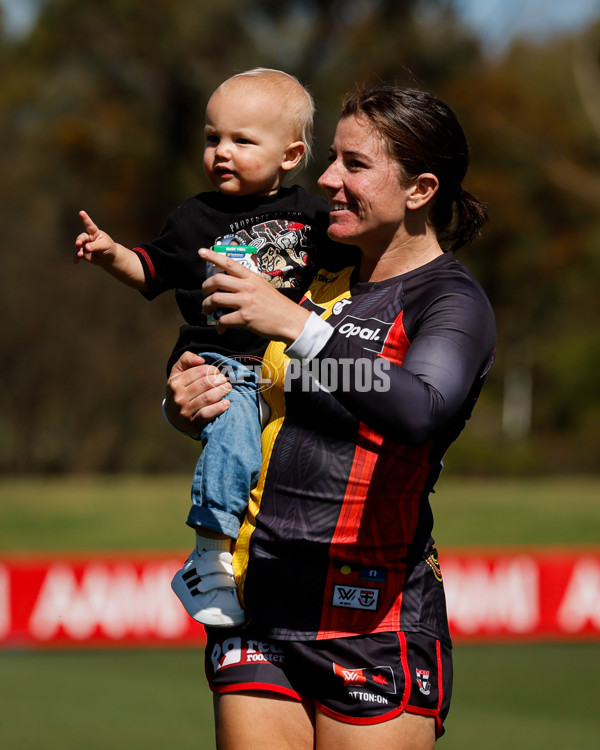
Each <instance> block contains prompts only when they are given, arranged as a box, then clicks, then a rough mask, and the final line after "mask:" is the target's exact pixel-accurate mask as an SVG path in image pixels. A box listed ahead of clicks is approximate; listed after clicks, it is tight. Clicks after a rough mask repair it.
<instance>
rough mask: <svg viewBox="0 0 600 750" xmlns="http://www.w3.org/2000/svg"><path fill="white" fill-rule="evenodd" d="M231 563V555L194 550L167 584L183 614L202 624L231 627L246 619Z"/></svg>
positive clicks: (218, 551) (229, 553)
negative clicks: (175, 596)
mask: <svg viewBox="0 0 600 750" xmlns="http://www.w3.org/2000/svg"><path fill="white" fill-rule="evenodd" d="M231 561H232V555H231V552H225V551H224V550H207V551H202V552H198V550H196V549H195V550H194V551H193V552H192V554H191V555H190V556H189V557H188V559H187V560H186V562H185V565H184V566H183V568H181V570H179V571H177V573H175V576H174V577H173V580H172V581H171V588H172V589H173V591H174V592H175V593H176V594H177V596H178V597H179V599H180V601H181V603H182V604H183V606H184V607H185V609H186V611H187V613H188V614H189V615H190V617H193V618H194V620H197V621H198V622H201V623H202V624H203V625H211V626H212V627H215V628H231V627H233V626H234V625H242V624H243V622H244V621H245V619H246V613H245V612H244V610H243V609H242V607H241V606H240V603H239V601H238V596H237V587H236V585H235V579H234V577H233V566H232V565H231Z"/></svg>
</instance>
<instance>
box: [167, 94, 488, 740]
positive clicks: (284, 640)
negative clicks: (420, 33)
mask: <svg viewBox="0 0 600 750" xmlns="http://www.w3.org/2000/svg"><path fill="white" fill-rule="evenodd" d="M467 162H468V151H467V145H466V142H465V137H464V134H463V131H462V129H461V127H460V125H459V123H458V122H457V120H456V117H455V116H454V114H453V113H452V111H451V110H450V109H449V108H448V107H447V106H446V105H445V104H443V103H442V102H441V101H439V100H438V99H437V98H436V97H434V96H431V95H430V94H427V93H424V92H419V91H414V90H407V89H400V88H395V87H389V88H382V89H379V90H373V91H362V92H359V93H357V94H355V95H353V96H351V97H350V98H349V99H348V100H347V102H346V103H345V105H344V108H343V111H342V115H341V119H340V121H339V124H338V127H337V130H336V134H335V139H334V142H333V145H332V148H331V151H330V166H329V168H328V169H327V170H326V172H325V173H324V174H323V175H322V177H321V179H320V180H319V184H320V186H321V187H322V188H323V189H324V190H325V192H326V194H327V196H328V198H329V202H330V205H331V218H330V228H329V236H330V237H331V239H333V240H337V241H338V242H341V243H346V244H348V245H349V246H353V245H355V246H357V247H358V248H359V249H360V251H361V256H360V263H359V265H358V267H357V268H353V267H351V266H350V267H348V268H345V269H342V270H335V271H331V270H330V269H329V270H328V269H322V270H321V271H320V272H319V273H317V275H316V277H315V280H314V282H313V284H312V286H311V288H310V290H309V292H308V293H307V295H306V298H305V299H304V300H303V302H302V303H301V304H300V305H296V304H295V303H293V302H291V301H290V300H287V299H284V298H283V297H281V295H279V294H278V293H277V292H276V291H275V290H272V289H271V288H269V287H268V285H266V284H263V283H261V280H260V279H258V278H257V277H256V276H255V275H254V274H252V273H250V272H247V271H246V270H244V269H242V268H239V267H237V266H236V264H235V263H233V262H227V261H225V262H221V261H220V260H218V259H217V258H216V257H215V255H214V254H212V253H210V251H207V250H202V251H201V253H200V254H201V256H202V257H204V258H206V259H207V260H210V261H214V262H215V263H216V264H217V265H219V266H220V267H221V268H222V269H223V270H225V271H226V272H227V275H224V274H218V275H216V276H214V277H212V279H210V280H208V281H207V282H206V283H205V285H204V292H205V294H206V295H207V296H206V300H205V303H204V310H205V311H206V312H210V311H212V310H214V309H216V308H224V307H227V308H229V309H231V312H230V313H228V314H227V315H224V316H223V317H221V319H220V325H221V326H222V327H223V328H227V327H230V326H244V327H246V328H248V329H250V330H252V331H255V332H257V333H259V334H261V335H263V336H265V337H267V338H269V339H271V340H272V343H271V344H270V346H269V349H268V351H267V355H266V362H265V368H264V369H265V373H266V372H267V371H268V372H270V373H275V375H274V378H275V382H274V384H273V386H272V387H271V388H267V389H266V390H265V392H264V395H265V399H266V400H267V402H268V404H269V407H270V410H271V416H270V420H269V423H268V425H267V426H266V428H265V430H264V433H263V470H262V474H261V478H260V480H259V483H258V485H257V487H256V489H255V491H254V493H253V496H252V499H251V501H250V506H249V511H248V515H247V519H246V522H245V524H244V526H243V529H242V533H241V535H240V539H239V541H238V545H237V547H236V553H235V558H234V566H235V570H236V577H237V580H238V583H239V588H240V593H241V597H242V600H243V602H244V605H245V607H246V610H247V613H248V618H249V624H248V626H247V627H246V628H243V629H232V630H227V631H223V630H221V631H218V632H209V633H208V636H209V638H208V645H207V649H206V666H207V674H208V677H209V681H210V683H211V687H212V689H213V691H214V692H215V696H216V699H215V705H216V722H217V739H218V746H219V748H220V750H238V749H239V750H242V749H243V750H248V749H249V748H255V747H256V748H258V747H260V748H273V749H277V750H284V749H287V748H290V749H291V748H294V750H303V749H306V750H309V749H312V748H313V747H316V748H319V750H330V749H331V750H334V749H335V750H337V748H340V747H344V748H347V749H348V750H354V749H355V748H360V749H361V750H370V749H371V748H380V747H390V748H392V747H393V748H394V749H395V750H398V749H401V750H413V749H417V748H418V750H427V749H429V748H432V747H433V746H434V744H435V740H436V737H438V736H440V735H441V733H442V732H443V719H444V718H445V715H446V714H447V711H448V706H449V700H450V692H451V683H452V664H451V651H450V650H451V642H450V636H449V633H448V624H447V617H446V609H445V601H444V593H443V584H442V576H441V572H440V569H439V566H438V563H437V553H436V550H435V548H434V546H433V539H432V538H431V530H432V526H433V518H432V513H431V508H430V505H429V500H428V496H429V493H430V492H431V491H432V489H433V486H434V484H435V481H436V479H437V477H438V475H439V472H440V469H441V460H442V457H443V455H444V452H445V451H446V449H447V448H448V446H449V445H450V444H451V443H452V442H453V441H454V439H455V438H456V437H457V435H458V434H459V433H460V431H461V430H462V428H463V427H464V424H465V421H466V420H467V419H468V418H469V416H470V413H471V410H472V408H473V406H474V404H475V401H476V400H477V397H478V394H479V391H480V389H481V385H482V383H483V379H484V377H485V374H486V373H487V371H488V369H489V367H490V366H491V363H492V360H493V351H494V346H495V325H494V319H493V314H492V312H491V309H490V306H489V303H488V301H487V299H486V297H485V295H484V293H483V292H482V290H481V289H480V287H479V285H478V284H477V282H476V281H475V280H474V279H473V278H472V276H471V275H470V274H469V273H468V271H466V270H465V269H464V268H463V267H462V266H461V265H460V264H459V263H457V262H456V261H455V260H454V257H453V254H452V251H453V250H456V249H457V248H459V247H461V246H462V245H465V244H468V243H469V242H470V241H472V240H473V239H474V238H475V237H476V236H477V235H478V233H479V230H480V228H481V225H482V223H483V221H484V220H485V209H484V207H483V206H482V204H480V203H479V202H478V201H477V200H476V199H475V198H474V197H473V196H472V195H470V194H469V193H467V192H466V191H464V190H463V188H462V180H463V177H464V175H465V173H466V169H467ZM443 246H445V247H447V248H448V249H447V250H444V249H443ZM350 253H351V250H350V247H349V257H351V255H350ZM198 364H199V360H198V359H197V358H194V357H193V356H192V355H184V357H183V358H182V359H181V360H180V362H179V363H178V364H177V365H176V367H175V368H174V370H173V373H172V375H171V378H170V380H169V386H168V389H167V414H168V415H169V417H170V419H171V421H172V422H173V423H174V424H175V425H176V426H178V427H180V428H182V429H184V430H186V431H188V432H194V431H196V430H197V425H198V424H199V423H201V422H202V421H203V420H205V419H207V418H212V417H214V416H215V415H216V414H218V413H220V412H221V411H222V410H223V409H225V408H226V407H227V402H226V400H225V401H220V400H219V399H221V398H222V396H223V393H224V392H225V391H226V390H227V387H228V386H227V384H226V382H225V379H224V377H223V376H222V375H217V376H216V378H215V379H214V380H213V386H214V387H212V388H208V386H207V385H206V380H207V377H208V376H209V375H210V372H211V371H207V370H206V369H205V368H203V367H198ZM212 372H213V374H214V371H212Z"/></svg>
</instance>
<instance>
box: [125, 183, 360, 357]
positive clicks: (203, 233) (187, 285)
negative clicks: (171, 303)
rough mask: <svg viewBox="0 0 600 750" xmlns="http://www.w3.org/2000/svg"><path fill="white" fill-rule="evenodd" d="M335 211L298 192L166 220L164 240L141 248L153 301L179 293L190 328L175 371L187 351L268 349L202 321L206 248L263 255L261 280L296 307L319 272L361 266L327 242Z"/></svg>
mask: <svg viewBox="0 0 600 750" xmlns="http://www.w3.org/2000/svg"><path fill="white" fill-rule="evenodd" d="M328 226H329V207H328V205H327V202H326V201H325V200H324V199H323V198H320V197H317V196H314V195H311V194H310V193H308V192H306V190H304V189H303V188H301V187H299V186H297V185H295V186H292V187H286V188H281V189H280V190H279V192H278V193H277V194H276V195H273V196H244V197H237V196H228V195H224V194H223V193H219V192H207V193H200V194H198V195H195V196H194V197H192V198H189V199H188V200H186V201H184V202H183V203H182V204H181V205H180V206H179V207H178V208H177V209H175V211H174V212H173V213H172V214H171V215H170V216H169V218H168V219H167V221H166V223H165V226H164V228H163V230H162V232H161V234H160V236H159V237H158V238H157V239H155V240H154V241H153V242H148V243H144V244H142V245H139V246H137V247H135V248H134V252H136V253H137V255H138V256H139V258H140V260H141V262H142V265H143V268H144V273H145V277H146V284H147V287H148V291H147V292H144V293H143V294H144V296H145V297H147V298H148V299H154V298H155V297H156V296H158V295H159V294H161V293H162V292H165V291H167V290H170V289H175V295H176V299H177V304H178V305H179V309H180V310H181V313H182V315H183V317H184V319H185V321H186V325H184V326H183V327H182V328H181V330H180V333H179V339H178V341H177V343H176V344H175V347H174V349H173V351H172V354H171V357H170V361H169V364H172V363H173V362H174V361H175V360H176V359H177V358H178V357H179V356H180V355H181V354H182V353H183V352H184V351H186V350H190V351H193V352H196V353H202V352H208V351H214V352H217V353H220V354H224V355H227V356H231V355H251V356H261V355H262V354H263V353H264V350H265V348H266V345H267V342H266V341H265V340H264V339H263V338H261V337H260V336H257V335H256V334H253V333H251V332H250V331H246V330H243V329H233V330H229V331H227V332H226V333H223V334H221V333H217V331H216V330H215V327H214V326H209V325H208V324H207V322H206V316H205V315H203V313H202V301H203V299H204V298H203V295H202V292H201V286H202V284H203V282H204V281H205V279H206V262H205V261H204V260H202V259H201V258H200V257H199V256H198V250H199V249H200V248H201V247H211V246H212V245H214V244H217V243H218V242H219V241H222V240H223V239H224V238H226V237H233V238H234V240H235V243H236V244H243V245H252V246H254V247H256V248H257V255H256V258H257V263H258V266H259V269H260V272H261V275H262V276H263V277H264V278H266V279H268V280H269V281H270V282H271V283H272V284H273V285H274V286H275V287H276V288H277V289H279V290H280V291H281V292H283V293H284V294H286V296H289V297H291V298H292V299H295V300H299V299H300V298H301V297H302V294H303V293H304V291H305V290H306V289H307V287H308V285H309V284H310V281H311V280H312V277H313V274H314V271H315V269H316V268H321V267H325V268H329V269H333V270H335V269H336V268H341V267H343V266H347V265H348V263H349V258H350V262H354V260H355V257H356V256H355V255H354V254H355V252H356V251H355V250H354V248H351V247H349V246H342V245H338V244H337V243H334V242H332V241H331V240H330V239H329V238H328V237H327V227H328Z"/></svg>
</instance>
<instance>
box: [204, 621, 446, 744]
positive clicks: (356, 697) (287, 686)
mask: <svg viewBox="0 0 600 750" xmlns="http://www.w3.org/2000/svg"><path fill="white" fill-rule="evenodd" d="M206 631H207V636H208V641H207V645H206V657H205V661H206V674H207V677H208V681H209V684H210V687H211V690H212V691H213V692H215V693H228V692H243V691H248V690H263V691H267V692H273V693H278V694H279V695H286V696H288V697H289V698H292V699H295V700H302V699H309V700H312V701H313V702H314V704H315V706H316V708H318V709H319V710H320V711H322V712H323V713H324V714H326V715H328V716H331V717H333V718H334V719H338V720H339V721H343V722H346V723H348V724H377V723H379V722H383V721H387V720H389V719H392V718H394V717H395V716H398V715H399V714H401V713H402V712H403V711H407V712H408V713H415V714H420V715H421V716H431V717H432V718H433V719H435V723H436V734H437V736H438V737H439V736H441V735H442V734H443V731H444V729H443V722H444V719H445V717H446V715H447V713H448V709H449V707H450V697H451V693H452V652H451V649H450V647H449V646H448V645H446V644H445V643H442V642H441V641H439V640H437V639H435V638H432V637H430V636H426V635H422V634H420V633H404V632H398V633H376V634H374V635H361V636H353V637H349V638H334V639H328V640H323V641H274V640H267V639H263V640H261V639H260V636H259V635H258V636H257V635H256V634H254V633H253V632H252V631H251V629H242V628H232V629H227V630H223V629H214V628H213V629H210V628H207V629H206Z"/></svg>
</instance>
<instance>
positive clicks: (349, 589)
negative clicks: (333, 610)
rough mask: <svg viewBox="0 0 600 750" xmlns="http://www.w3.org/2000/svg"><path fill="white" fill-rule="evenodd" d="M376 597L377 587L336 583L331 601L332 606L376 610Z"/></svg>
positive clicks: (377, 594)
mask: <svg viewBox="0 0 600 750" xmlns="http://www.w3.org/2000/svg"><path fill="white" fill-rule="evenodd" d="M378 599H379V589H371V588H366V587H365V588H362V587H359V586H340V585H339V584H337V585H336V586H334V588H333V599H332V601H331V603H332V604H333V606H334V607H344V608H348V609H369V610H376V609H377V601H378Z"/></svg>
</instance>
